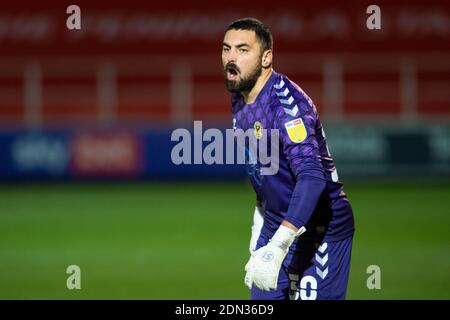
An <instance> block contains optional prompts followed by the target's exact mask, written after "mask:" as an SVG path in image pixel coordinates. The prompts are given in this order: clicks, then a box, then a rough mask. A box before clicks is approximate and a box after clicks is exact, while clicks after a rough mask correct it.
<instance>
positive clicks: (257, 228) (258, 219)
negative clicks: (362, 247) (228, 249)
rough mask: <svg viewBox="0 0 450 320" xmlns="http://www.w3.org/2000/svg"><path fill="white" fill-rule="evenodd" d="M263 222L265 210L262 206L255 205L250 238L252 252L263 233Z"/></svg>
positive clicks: (251, 252)
mask: <svg viewBox="0 0 450 320" xmlns="http://www.w3.org/2000/svg"><path fill="white" fill-rule="evenodd" d="M263 224H264V211H263V209H262V208H261V207H255V212H254V213H253V225H252V236H251V238H250V245H249V248H248V250H249V251H250V254H253V252H254V251H255V250H256V243H257V242H258V238H259V235H260V234H261V229H262V227H263Z"/></svg>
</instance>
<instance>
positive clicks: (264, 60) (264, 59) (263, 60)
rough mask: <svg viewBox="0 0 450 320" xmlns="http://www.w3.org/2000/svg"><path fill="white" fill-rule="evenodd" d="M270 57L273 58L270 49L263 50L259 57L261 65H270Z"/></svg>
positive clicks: (268, 66)
mask: <svg viewBox="0 0 450 320" xmlns="http://www.w3.org/2000/svg"><path fill="white" fill-rule="evenodd" d="M272 58H273V54H272V49H269V50H266V51H264V52H263V54H262V57H261V65H262V67H263V68H270V66H271V65H272Z"/></svg>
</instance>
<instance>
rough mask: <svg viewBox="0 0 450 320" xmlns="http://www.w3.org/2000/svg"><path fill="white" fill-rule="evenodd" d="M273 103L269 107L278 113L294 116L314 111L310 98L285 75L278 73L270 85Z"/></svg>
mask: <svg viewBox="0 0 450 320" xmlns="http://www.w3.org/2000/svg"><path fill="white" fill-rule="evenodd" d="M272 92H273V95H272V97H273V99H272V100H273V103H272V104H271V107H272V108H273V109H274V111H275V112H277V113H279V114H280V115H282V114H286V115H289V116H292V117H296V116H297V115H298V114H300V113H309V112H311V111H315V106H314V103H313V101H312V99H311V98H310V97H309V96H308V95H307V94H306V92H305V91H304V90H303V89H302V88H301V87H300V86H299V85H298V84H297V83H295V82H294V81H292V80H291V79H289V78H288V77H287V76H286V75H284V74H281V73H278V74H277V78H276V80H275V81H274V83H273V85H272Z"/></svg>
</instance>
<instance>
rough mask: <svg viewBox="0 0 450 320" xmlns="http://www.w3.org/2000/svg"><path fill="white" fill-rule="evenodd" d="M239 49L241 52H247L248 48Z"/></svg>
mask: <svg viewBox="0 0 450 320" xmlns="http://www.w3.org/2000/svg"><path fill="white" fill-rule="evenodd" d="M239 51H240V52H241V53H245V52H247V51H248V50H247V49H239Z"/></svg>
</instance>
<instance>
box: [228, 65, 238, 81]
mask: <svg viewBox="0 0 450 320" xmlns="http://www.w3.org/2000/svg"><path fill="white" fill-rule="evenodd" d="M238 74H239V71H238V70H237V68H236V67H234V66H228V67H227V80H236V79H237V77H238Z"/></svg>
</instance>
